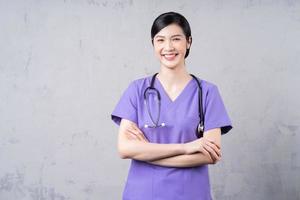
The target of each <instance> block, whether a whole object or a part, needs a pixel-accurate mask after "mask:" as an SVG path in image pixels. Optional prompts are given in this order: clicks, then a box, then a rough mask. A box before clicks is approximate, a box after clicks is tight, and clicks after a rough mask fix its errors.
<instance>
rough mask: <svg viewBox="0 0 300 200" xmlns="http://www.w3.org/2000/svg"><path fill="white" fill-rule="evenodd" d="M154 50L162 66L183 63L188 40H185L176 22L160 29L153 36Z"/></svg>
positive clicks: (176, 65)
mask: <svg viewBox="0 0 300 200" xmlns="http://www.w3.org/2000/svg"><path fill="white" fill-rule="evenodd" d="M153 45H154V51H155V55H156V56H157V58H158V59H159V60H160V63H161V65H162V66H164V67H167V68H176V67H180V66H183V65H184V59H185V58H184V56H185V53H186V49H187V48H190V42H188V41H187V40H186V36H185V35H184V33H183V31H182V29H181V27H180V26H178V25H177V24H170V25H169V26H166V27H165V28H163V29H161V30H160V31H159V32H158V33H157V34H156V35H155V36H154V38H153Z"/></svg>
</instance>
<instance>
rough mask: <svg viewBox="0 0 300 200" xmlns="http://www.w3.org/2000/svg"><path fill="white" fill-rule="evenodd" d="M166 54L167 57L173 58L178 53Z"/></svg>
mask: <svg viewBox="0 0 300 200" xmlns="http://www.w3.org/2000/svg"><path fill="white" fill-rule="evenodd" d="M164 56H165V57H167V58H171V57H174V56H176V54H170V55H167V54H165V55H164Z"/></svg>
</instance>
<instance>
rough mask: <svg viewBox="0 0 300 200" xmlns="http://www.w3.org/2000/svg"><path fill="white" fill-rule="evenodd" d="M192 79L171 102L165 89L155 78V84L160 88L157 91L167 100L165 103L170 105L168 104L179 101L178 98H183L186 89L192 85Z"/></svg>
mask: <svg viewBox="0 0 300 200" xmlns="http://www.w3.org/2000/svg"><path fill="white" fill-rule="evenodd" d="M193 80H194V79H193V78H192V79H191V80H189V82H188V83H187V84H186V85H185V86H184V88H183V89H182V90H181V92H180V93H179V95H178V96H177V97H176V98H175V99H174V100H172V99H171V98H170V97H169V95H168V93H167V92H166V90H165V88H164V87H163V85H162V83H161V82H160V80H159V79H158V78H157V77H155V83H157V85H158V87H159V88H160V90H159V91H162V94H161V95H163V96H164V98H165V99H167V101H168V102H169V103H170V104H175V103H176V102H177V101H179V100H180V98H182V96H184V94H185V93H186V91H187V89H188V88H189V86H190V85H191V84H192V82H193Z"/></svg>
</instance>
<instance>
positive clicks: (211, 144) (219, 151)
mask: <svg viewBox="0 0 300 200" xmlns="http://www.w3.org/2000/svg"><path fill="white" fill-rule="evenodd" d="M206 145H208V146H210V147H211V148H212V149H213V150H214V151H215V152H216V153H217V154H218V156H221V150H220V149H219V148H218V147H217V145H215V144H214V143H211V142H207V143H206Z"/></svg>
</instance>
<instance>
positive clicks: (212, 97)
mask: <svg viewBox="0 0 300 200" xmlns="http://www.w3.org/2000/svg"><path fill="white" fill-rule="evenodd" d="M205 106H206V109H205V113H204V131H207V130H209V129H213V128H221V134H225V133H227V132H228V131H230V130H231V129H232V124H231V120H230V118H229V116H228V114H227V111H226V108H225V106H224V103H223V100H222V98H221V95H220V93H219V90H218V87H217V86H216V85H213V86H212V87H211V88H210V89H209V90H208V93H207V97H206V103H205Z"/></svg>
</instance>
